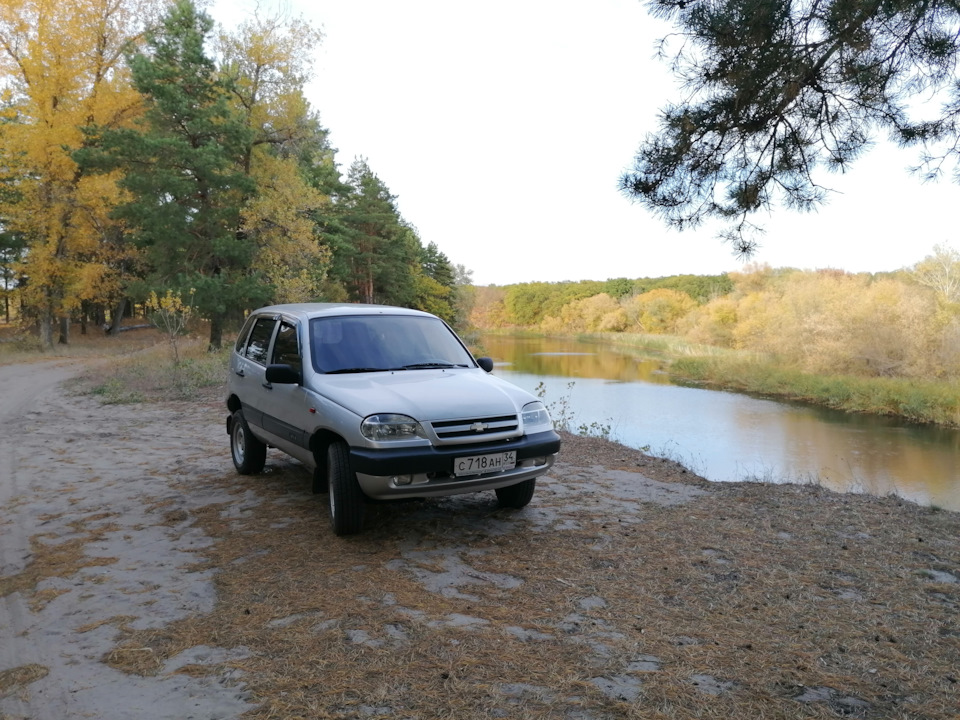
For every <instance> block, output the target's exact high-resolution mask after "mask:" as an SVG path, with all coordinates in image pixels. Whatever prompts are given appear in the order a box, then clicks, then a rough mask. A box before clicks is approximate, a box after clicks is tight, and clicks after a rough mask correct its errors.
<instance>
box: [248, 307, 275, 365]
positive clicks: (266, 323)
mask: <svg viewBox="0 0 960 720" xmlns="http://www.w3.org/2000/svg"><path fill="white" fill-rule="evenodd" d="M276 324H277V321H276V320H274V319H273V318H260V319H259V320H257V321H256V323H255V324H254V326H253V330H251V331H250V341H249V342H248V343H247V350H246V352H244V353H243V355H244V357H245V358H247V359H248V360H253V362H255V363H260V364H261V365H266V364H267V350H268V349H269V347H270V338H271V337H273V328H274V327H275V326H276Z"/></svg>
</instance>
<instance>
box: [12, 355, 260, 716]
mask: <svg viewBox="0 0 960 720" xmlns="http://www.w3.org/2000/svg"><path fill="white" fill-rule="evenodd" d="M75 370H76V367H75V366H70V365H50V364H43V363H35V364H30V365H13V366H6V367H0V388H2V391H0V392H2V396H0V507H2V508H3V511H2V516H0V540H2V545H0V595H2V597H0V717H2V718H4V719H6V718H32V719H33V720H57V719H59V718H63V719H66V718H102V719H103V720H113V719H116V720H120V719H127V718H143V719H144V720H146V719H153V718H156V719H158V720H159V719H160V718H170V719H173V718H177V719H180V720H183V719H186V718H205V719H207V718H209V719H211V720H212V719H213V718H229V717H236V716H238V715H239V714H241V713H243V712H244V711H245V710H247V709H249V707H250V706H249V705H248V704H247V702H246V700H245V694H244V690H243V686H242V684H238V683H237V682H234V681H233V680H231V679H230V678H227V677H223V678H193V677H190V676H187V675H183V674H176V673H174V672H173V671H174V670H175V669H176V666H177V665H178V664H180V663H182V662H183V658H181V659H178V660H176V661H173V662H171V663H169V666H168V672H166V673H163V674H161V675H158V676H156V677H151V678H140V677H137V676H131V675H128V674H125V673H122V672H119V671H117V670H114V669H112V668H111V667H110V666H108V665H107V664H105V663H104V662H102V660H103V659H104V658H105V657H106V656H107V655H108V653H109V652H110V651H111V650H112V648H113V645H114V639H115V636H116V634H117V632H118V628H117V625H118V624H120V623H123V624H124V625H128V626H129V627H132V628H149V627H158V626H162V625H164V624H166V623H169V622H171V621H174V620H176V619H178V618H182V617H184V616H188V615H190V614H195V613H203V612H209V611H210V610H211V609H212V607H213V605H214V601H215V593H214V590H213V585H212V583H211V575H212V572H211V571H205V572H191V568H190V566H191V564H193V563H195V562H196V561H197V558H196V552H197V550H199V549H201V548H203V547H205V546H206V545H208V544H209V543H210V539H209V538H207V537H204V536H203V534H202V533H200V532H197V531H195V530H186V531H183V530H181V529H178V528H176V527H172V528H171V527H168V526H166V525H163V524H162V523H163V522H164V515H163V514H158V513H155V512H151V509H150V508H151V505H153V504H155V503H158V502H161V501H163V499H164V498H168V497H170V496H175V497H176V498H177V499H178V502H179V503H181V504H184V505H185V506H186V507H196V506H198V505H204V504H206V503H212V502H218V501H219V502H222V501H223V500H224V497H218V496H216V495H205V494H204V493H203V492H202V491H199V492H194V491H190V490H186V491H185V486H186V485H188V484H189V483H190V481H191V478H192V477H193V476H195V475H197V474H201V473H208V472H222V471H223V470H224V469H225V466H224V457H225V456H224V454H223V442H224V436H222V435H221V433H223V431H222V429H221V428H220V426H219V425H210V424H205V423H197V422H196V421H194V422H187V423H183V422H181V415H180V413H179V412H177V410H176V409H172V408H159V407H157V406H147V407H143V406H111V407H109V408H107V409H105V408H103V407H101V406H100V405H99V403H97V402H96V401H92V400H91V399H90V398H83V397H80V398H78V397H73V396H70V395H69V394H68V393H66V392H65V391H64V390H63V389H62V388H61V387H60V385H59V383H60V382H62V381H63V380H65V379H66V378H68V377H70V376H71V375H72V374H73V372H75ZM38 546H47V547H53V548H56V549H62V550H63V552H62V553H60V556H59V557H58V555H57V554H56V553H54V554H53V556H52V558H51V557H50V555H51V554H50V553H43V556H44V566H43V567H35V564H34V563H33V561H34V560H35V556H36V555H37V552H36V551H37V547H38ZM194 654H195V655H201V656H203V655H206V656H210V655H217V654H219V655H223V654H224V651H222V650H207V649H205V648H196V649H195V650H194Z"/></svg>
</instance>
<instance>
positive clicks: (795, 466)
mask: <svg viewBox="0 0 960 720" xmlns="http://www.w3.org/2000/svg"><path fill="white" fill-rule="evenodd" d="M482 344H483V348H484V350H485V351H486V353H487V354H488V355H490V356H491V357H492V358H493V359H494V361H495V363H496V367H495V368H494V373H495V374H497V375H500V376H501V377H503V378H504V379H506V380H509V381H510V382H512V383H514V384H516V385H519V386H520V387H523V388H525V389H527V390H530V391H532V392H537V391H538V389H539V390H540V391H541V392H543V393H544V396H543V398H544V401H545V402H546V403H547V404H548V405H549V406H550V408H551V411H552V412H553V414H554V416H555V419H556V417H557V416H558V415H563V414H566V415H567V416H568V417H572V418H573V425H574V427H579V426H581V425H586V426H590V425H591V424H594V423H595V424H596V426H597V427H599V428H605V427H609V431H610V438H611V439H612V440H616V441H618V442H621V443H623V444H625V445H628V446H631V447H637V448H645V449H648V452H650V453H651V454H653V455H658V456H661V457H668V458H671V459H673V460H676V461H678V462H680V463H682V464H683V465H685V466H686V467H688V468H689V469H690V470H692V471H693V472H696V473H698V474H699V475H702V476H703V477H705V478H707V479H709V480H714V481H739V480H759V481H763V482H815V483H819V484H822V485H824V486H825V487H829V488H831V489H833V490H838V491H841V492H866V493H872V494H876V495H887V494H896V495H899V496H901V497H903V498H905V499H908V500H910V501H913V502H916V503H919V504H921V505H932V506H935V507H941V508H945V509H950V510H957V511H960V430H951V429H945V428H937V427H933V426H926V425H916V424H911V423H907V422H904V421H900V420H895V419H891V418H884V417H877V416H869V415H853V414H849V413H844V412H839V411H835V410H829V409H825V408H819V407H813V406H809V405H804V404H799V403H786V402H777V401H773V400H767V399H763V398H757V397H751V396H748V395H743V394H739V393H732V392H722V391H716V390H705V389H702V388H696V387H684V386H682V385H679V384H675V383H674V382H673V381H672V379H671V378H670V376H669V375H668V374H667V373H666V372H664V369H663V367H664V366H663V363H661V362H660V361H657V360H647V359H642V358H637V357H635V356H632V355H630V354H629V353H628V352H627V351H624V350H623V349H618V348H617V347H616V346H610V345H604V344H598V343H586V342H580V341H577V340H575V339H558V338H528V337H511V336H502V335H485V336H483V338H482Z"/></svg>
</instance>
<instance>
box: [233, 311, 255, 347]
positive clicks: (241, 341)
mask: <svg viewBox="0 0 960 720" xmlns="http://www.w3.org/2000/svg"><path fill="white" fill-rule="evenodd" d="M254 317H255V316H254V315H251V316H250V317H248V318H247V319H246V322H244V323H243V327H242V328H240V333H239V334H238V335H237V344H236V345H234V346H233V347H234V350H236V351H237V352H238V353H240V354H241V355H242V354H243V346H244V345H246V344H247V335H249V334H250V328H251V327H253V320H254Z"/></svg>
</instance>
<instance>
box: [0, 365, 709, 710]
mask: <svg viewBox="0 0 960 720" xmlns="http://www.w3.org/2000/svg"><path fill="white" fill-rule="evenodd" d="M77 370H78V366H76V365H70V364H67V363H61V364H53V363H33V364H27V365H12V366H5V367H0V387H2V388H3V395H2V399H0V507H2V508H3V513H2V516H0V538H2V546H0V596H2V597H0V718H2V720H14V719H16V720H20V719H21V718H31V719H32V720H56V719H66V718H100V719H102V720H114V719H115V720H126V719H127V718H138V720H153V719H157V720H160V719H161V718H164V719H166V718H170V719H174V718H176V719H179V720H184V719H187V718H196V719H200V718H203V719H205V720H214V719H216V718H233V717H238V716H240V715H242V714H243V713H244V712H246V711H248V710H250V709H252V708H253V707H254V706H253V705H252V704H250V703H249V702H248V698H249V693H247V692H246V691H245V683H244V681H243V679H242V678H241V677H239V675H240V673H237V672H229V671H227V672H224V673H223V674H221V675H219V676H213V677H210V676H206V677H192V676H191V675H190V674H184V673H181V672H178V671H179V670H180V669H181V668H183V667H184V666H195V665H197V664H200V665H220V664H223V663H225V662H226V661H228V660H231V659H237V658H242V657H244V656H246V655H247V654H248V653H249V651H248V649H246V648H243V647H238V648H229V649H223V648H211V647H207V646H203V645H201V646H197V647H193V648H190V649H188V650H186V651H185V652H182V653H180V654H178V655H177V656H176V657H174V658H169V659H166V660H164V661H163V663H162V667H161V668H160V671H159V672H157V673H156V674H155V675H152V676H146V677H142V676H139V675H135V674H128V673H124V672H120V671H118V670H116V669H113V668H112V667H111V666H110V664H108V663H107V662H106V661H111V662H117V660H118V658H117V657H116V653H117V652H132V653H136V652H138V650H140V651H142V652H144V653H149V652H150V649H149V648H142V649H138V648H133V649H130V648H126V649H123V650H120V651H117V650H116V648H115V644H116V641H117V638H118V635H119V634H120V630H121V628H122V629H123V631H124V632H125V633H129V632H131V631H134V632H135V631H142V630H149V629H152V628H161V627H163V626H165V625H167V624H170V623H172V622H175V621H177V620H178V619H183V618H185V617H189V616H195V615H203V614H207V613H210V612H211V611H212V610H213V609H214V604H215V601H216V592H215V588H214V584H213V582H212V580H213V575H214V573H215V572H216V571H215V570H213V569H209V568H208V569H203V570H197V569H196V566H198V565H199V564H200V563H201V561H202V559H203V558H202V557H199V556H198V552H202V551H203V550H204V549H205V548H207V547H209V546H210V545H211V544H212V542H213V539H212V538H210V537H208V536H206V535H205V534H204V533H203V532H202V531H201V530H200V529H199V528H197V527H195V526H193V525H192V524H190V523H184V522H177V521H178V520H180V519H186V518H187V517H189V516H190V514H191V513H195V512H197V510H198V509H199V508H203V507H204V506H214V507H217V506H219V505H222V504H224V503H230V504H231V506H232V507H233V508H234V510H233V511H227V513H226V514H227V515H229V514H231V513H232V512H234V513H236V514H238V515H241V514H249V513H250V511H251V509H252V508H253V507H255V506H256V505H258V504H259V499H258V498H257V497H256V496H253V495H250V496H248V497H246V498H245V499H244V500H243V501H242V502H240V503H238V501H237V500H238V499H237V497H236V496H235V495H233V494H227V493H225V492H223V491H222V490H218V489H217V488H216V487H215V484H214V485H211V486H207V485H206V484H205V483H204V482H202V479H204V478H214V479H222V478H223V477H224V476H228V477H229V476H232V475H233V468H232V465H231V464H230V460H229V453H228V450H227V438H226V434H225V431H224V430H223V425H222V416H223V412H222V411H221V410H220V409H219V407H217V406H216V405H215V404H207V405H206V406H205V407H202V408H197V407H189V406H184V405H180V406H173V405H155V404H141V405H110V406H101V405H100V403H98V402H97V401H96V400H95V399H93V398H91V397H89V396H78V395H75V394H73V393H71V392H69V391H66V390H65V389H64V388H63V387H62V386H61V383H62V382H63V381H64V380H66V379H68V378H70V377H71V376H72V375H73V374H75V373H76V372H77ZM280 463H281V464H284V463H285V461H284V460H282V459H281V460H280ZM598 470H600V471H601V472H603V469H602V468H600V469H598ZM620 475H627V474H624V473H617V472H612V473H609V479H610V483H611V488H613V489H614V491H615V492H616V494H617V495H618V496H619V497H620V498H621V499H622V501H624V502H626V503H636V502H640V501H652V502H657V503H663V504H667V505H672V504H676V503H682V502H684V501H685V500H686V499H689V498H691V497H694V496H696V495H700V494H702V493H704V490H702V489H699V488H697V487H694V486H693V485H690V486H685V485H670V484H665V483H659V482H657V481H654V480H648V481H647V482H645V483H643V484H642V485H637V484H636V483H631V482H629V480H630V478H629V477H620ZM198 479H201V481H200V482H198ZM546 482H550V481H549V480H547V481H546ZM617 488H619V490H618V489H617ZM542 492H543V490H541V493H542ZM554 492H555V493H556V494H558V495H563V494H565V493H569V492H571V490H570V488H569V487H560V486H557V487H556V488H555V491H554ZM321 510H322V507H321ZM375 513H376V511H375V510H374V514H375ZM529 519H530V520H532V521H533V523H534V524H535V525H538V526H540V527H541V528H542V529H547V528H549V527H557V528H563V527H569V526H572V525H575V524H576V520H575V519H574V518H572V517H560V516H559V515H558V513H557V511H556V510H552V509H550V508H540V509H537V510H534V509H533V508H532V507H531V508H530V512H529ZM498 525H500V523H498V521H496V520H493V521H490V522H488V523H487V526H488V528H489V529H492V530H495V531H502V528H501V527H498ZM38 548H42V549H43V552H41V553H38ZM51 548H52V549H54V552H50V549H51ZM460 550H461V548H456V547H451V548H449V549H447V550H444V549H440V548H437V549H434V550H432V551H430V552H429V553H428V555H429V556H430V559H431V561H432V562H434V563H439V564H440V565H441V566H442V567H443V568H444V569H443V570H442V571H441V572H423V571H422V570H421V569H420V568H419V567H418V561H422V560H423V559H424V558H423V557H421V554H420V553H418V552H417V551H416V550H412V551H411V552H410V553H408V554H407V555H406V557H405V558H404V559H398V560H396V561H395V562H393V563H392V564H391V565H390V569H391V570H392V571H395V572H398V573H407V574H413V575H414V576H416V577H418V578H419V579H420V580H421V582H422V584H423V586H424V588H425V589H426V590H427V592H431V593H437V594H440V595H442V596H448V597H470V596H469V595H466V594H464V593H463V592H462V591H461V589H460V588H469V587H471V586H472V585H477V584H486V583H493V584H494V585H497V584H498V583H505V584H506V585H507V586H510V585H511V583H513V582H514V581H513V580H512V579H511V578H510V577H509V576H506V575H504V576H503V577H494V575H493V574H490V573H478V572H477V571H475V570H474V569H473V568H471V567H470V566H469V565H468V564H466V563H464V562H463V561H462V559H461V558H460V556H459V551H460ZM474 622H478V621H477V620H476V619H474V618H471V617H469V616H461V615H456V614H454V615H452V616H451V617H447V618H444V619H443V620H441V621H440V622H438V623H437V625H438V626H449V627H452V628H462V627H469V626H470V625H471V623H474ZM515 630H516V632H523V631H522V629H520V628H516V629H515ZM354 639H355V640H357V642H360V643H363V642H364V641H366V640H369V638H365V637H362V636H361V635H357V636H356V638H354ZM119 664H121V665H122V664H123V662H122V659H120V662H119Z"/></svg>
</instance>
